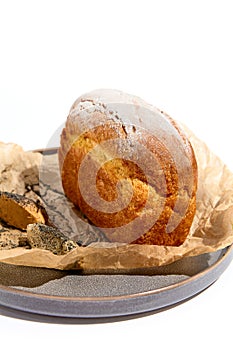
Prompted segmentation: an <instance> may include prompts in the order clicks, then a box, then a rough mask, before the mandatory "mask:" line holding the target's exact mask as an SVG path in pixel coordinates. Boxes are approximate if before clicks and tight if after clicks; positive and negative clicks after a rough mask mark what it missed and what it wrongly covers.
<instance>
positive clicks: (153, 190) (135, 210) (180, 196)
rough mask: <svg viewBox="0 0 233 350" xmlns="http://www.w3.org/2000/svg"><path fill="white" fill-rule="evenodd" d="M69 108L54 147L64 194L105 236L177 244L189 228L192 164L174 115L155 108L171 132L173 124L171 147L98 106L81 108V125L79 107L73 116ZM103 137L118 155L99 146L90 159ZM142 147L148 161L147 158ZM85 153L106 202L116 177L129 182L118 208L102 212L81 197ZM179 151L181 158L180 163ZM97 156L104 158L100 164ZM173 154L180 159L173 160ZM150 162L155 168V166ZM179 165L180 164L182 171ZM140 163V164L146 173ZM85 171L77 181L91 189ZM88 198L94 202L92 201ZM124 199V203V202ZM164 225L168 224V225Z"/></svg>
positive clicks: (194, 181) (114, 194) (114, 193)
mask: <svg viewBox="0 0 233 350" xmlns="http://www.w3.org/2000/svg"><path fill="white" fill-rule="evenodd" d="M80 101H85V99H83V100H80ZM92 103H93V105H95V103H96V101H95V100H93V101H92ZM72 111H73V109H71V113H70V115H69V117H68V118H67V122H66V127H65V128H64V129H63V132H62V135H61V147H60V149H59V161H60V168H61V177H62V184H63V188H64V191H65V194H66V195H67V197H68V198H69V199H70V200H71V201H72V202H73V203H74V204H75V205H77V206H78V207H79V208H80V209H81V211H82V212H83V213H84V214H85V215H86V216H87V217H88V218H89V219H90V221H91V222H92V223H93V224H94V225H96V226H98V227H100V228H102V230H103V231H104V232H105V235H106V236H107V237H108V239H110V241H118V242H126V243H136V244H157V245H175V246H178V245H180V244H182V243H183V242H184V241H185V239H186V237H187V235H188V233H189V229H190V226H191V224H192V221H193V217H194V214H195V209H196V204H195V196H196V189H197V164H196V160H195V155H194V152H193V149H192V146H191V144H190V142H189V141H188V139H187V137H186V135H185V134H184V133H183V132H182V131H181V129H180V128H179V127H178V125H177V124H176V123H175V121H173V120H172V119H171V118H170V117H168V116H167V115H165V114H164V113H162V112H160V117H161V116H162V118H165V121H166V123H169V127H170V128H171V130H172V132H173V131H174V130H175V131H174V135H175V133H176V134H178V136H176V138H177V139H178V141H177V140H175V143H174V147H176V146H175V145H178V149H177V151H176V150H175V151H174V150H171V146H170V147H166V144H164V142H163V140H162V138H161V137H159V136H158V137H157V135H155V134H152V133H151V132H150V130H148V129H145V128H140V127H138V125H137V126H135V125H131V126H129V125H126V124H125V123H124V121H123V122H122V120H121V118H119V116H118V117H117V119H116V118H115V119H114V118H112V117H111V115H110V116H109V114H108V113H107V112H106V113H105V111H104V110H101V111H98V110H97V111H96V110H94V111H93V112H90V113H87V117H86V120H87V122H86V125H85V118H83V116H80V115H81V113H80V115H79V113H75V118H74V114H73V113H72ZM174 135H172V136H171V138H172V137H173V138H174ZM169 137H170V136H169ZM106 140H111V141H112V140H117V141H118V144H119V145H124V146H119V147H122V149H121V153H120V154H121V155H122V157H118V158H117V157H113V158H114V159H112V157H111V156H110V157H108V155H109V154H108V152H110V151H109V150H108V149H107V151H106V149H104V148H100V150H99V153H98V154H99V157H100V158H99V159H95V156H93V154H92V153H91V152H92V151H93V149H95V147H96V146H97V145H100V144H103V142H105V141H106ZM119 140H120V141H119ZM124 147H125V148H126V153H127V149H130V147H131V148H132V155H133V156H132V159H131V160H129V159H125V158H124V154H125V153H124ZM127 147H128V148H127ZM179 147H180V148H179ZM181 148H182V152H183V154H182V152H181V151H180V149H181ZM144 149H146V151H145V152H146V153H145V155H144V153H143V152H144ZM101 152H102V153H101ZM148 152H149V157H150V161H148V159H147V155H148ZM179 152H180V154H178V156H177V158H174V154H175V153H179ZM110 153H111V152H110ZM87 155H88V156H89V157H90V158H92V165H93V164H94V166H96V168H97V169H98V172H97V173H96V183H95V186H96V190H97V193H98V195H99V196H100V198H101V199H103V200H104V201H105V202H107V203H111V202H112V201H114V200H116V199H117V184H118V183H119V181H121V180H122V179H126V180H127V181H128V183H129V184H130V185H131V187H132V196H131V199H130V201H129V202H127V198H128V197H127V195H128V193H127V191H125V192H123V194H122V193H121V194H122V198H121V204H123V209H121V210H118V211H115V212H114V211H110V212H104V211H103V210H98V201H97V202H96V205H92V203H91V205H89V204H90V203H89V204H88V201H87V199H86V198H83V195H82V191H81V189H80V182H79V181H78V180H79V174H80V169H82V168H81V166H82V164H84V160H85V159H86V156H87ZM182 157H183V158H187V159H186V163H185V161H183V158H182ZM100 159H105V161H103V162H102V164H101V160H100ZM177 159H181V160H179V162H180V164H178V166H177V162H178V161H177ZM183 163H184V165H183ZM155 164H157V165H156V166H157V167H158V169H157V168H156V169H155ZM188 166H189V169H188V168H187V167H188ZM179 168H180V169H182V174H181V170H180V169H179ZM142 169H144V170H145V169H146V174H145V171H143V170H142ZM88 171H89V172H91V171H92V169H91V168H90V169H88V170H87V171H86V174H87V176H86V177H85V178H82V181H83V183H82V187H83V186H84V187H85V188H88V189H89V192H92V187H91V186H90V179H89V176H88ZM161 173H162V174H161ZM190 174H191V176H190ZM164 183H165V185H166V186H165V187H164ZM164 188H165V189H164ZM124 197H125V198H124ZM126 197H127V198H126ZM93 203H94V204H95V202H94V201H93ZM125 203H128V205H127V206H126V207H125V206H124V204H125ZM161 208H162V209H161ZM172 223H173V224H172ZM147 224H148V225H149V226H147ZM169 225H171V227H173V226H174V228H173V229H170V230H169ZM172 225H173V226H172ZM120 227H121V228H122V229H120ZM136 232H137V233H136ZM138 232H140V234H138Z"/></svg>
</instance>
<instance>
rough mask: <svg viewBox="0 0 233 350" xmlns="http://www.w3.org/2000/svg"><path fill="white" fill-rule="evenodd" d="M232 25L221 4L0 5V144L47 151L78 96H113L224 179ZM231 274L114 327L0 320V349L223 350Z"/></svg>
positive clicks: (228, 159) (232, 108) (9, 315)
mask: <svg viewBox="0 0 233 350" xmlns="http://www.w3.org/2000/svg"><path fill="white" fill-rule="evenodd" d="M232 18H233V11H232V2H231V1H225V0H221V1H214V0H213V1H205V0H203V1H179V0H178V1H166V0H163V1H162V0H161V1H148V0H143V1H137V0H135V1H129V0H128V1H127V0H125V1H122V0H118V1H103V0H97V1H90V0H85V1H78V0H76V1H70V0H66V1H60V0H57V1H51V0H47V1H43V0H40V1H25V0H21V1H12V0H5V1H4V0H0V120H1V124H0V141H3V142H14V143H18V144H20V145H22V146H23V147H24V149H25V150H28V149H35V148H43V147H46V145H47V144H48V141H49V139H50V137H51V136H52V135H53V133H54V131H55V130H56V129H57V127H59V126H60V125H61V124H62V123H63V122H64V121H65V119H66V116H67V114H68V111H69V108H70V107H71V105H72V103H73V102H74V100H75V99H76V98H77V97H78V96H79V95H81V94H83V93H85V92H88V91H90V90H93V89H96V88H116V89H120V90H123V91H125V92H129V93H132V94H135V95H138V96H140V97H142V98H144V99H145V100H146V101H148V102H150V103H152V104H154V105H156V106H157V107H159V108H161V109H163V110H165V111H167V112H168V113H169V114H170V115H171V116H173V117H174V118H175V119H178V120H180V121H182V122H184V123H185V124H186V125H187V126H188V127H189V128H190V129H192V130H193V131H194V132H195V133H196V134H197V135H198V136H199V137H201V138H202V139H203V140H205V142H206V143H207V144H208V145H209V147H210V148H211V149H212V150H213V151H214V152H215V153H216V154H218V155H219V156H220V157H221V158H222V159H223V160H224V162H225V163H226V164H227V165H228V166H229V167H230V169H231V170H233V157H232V148H233V139H232V129H231V119H232V117H233V104H232V92H233V64H232V62H233V50H232V42H233V20H232ZM232 273H233V266H232V264H231V266H230V267H229V268H228V269H227V271H226V272H225V273H224V274H223V275H222V276H221V277H220V279H219V280H218V281H217V282H216V283H215V284H214V285H213V286H211V287H210V288H209V289H208V290H206V291H205V292H203V293H202V294H200V295H198V296H197V297H195V298H194V299H192V300H190V301H188V302H186V303H184V304H181V305H179V306H177V307H175V308H171V309H169V310H166V311H164V312H161V313H155V314H150V315H146V316H144V317H140V318H132V319H128V320H120V321H118V322H112V323H92V324H88V321H86V322H83V323H80V324H76V323H75V322H73V323H72V322H68V320H67V323H65V324H62V323H58V321H57V323H56V321H54V322H55V323H52V321H50V322H49V323H46V321H44V322H40V323H39V322H37V320H36V319H33V317H31V318H30V317H28V319H27V317H26V318H25V317H23V316H22V315H21V316H20V315H19V314H14V312H9V311H6V310H5V309H0V313H2V316H0V335H1V338H0V339H1V341H2V339H8V341H10V342H11V345H12V348H13V346H15V347H16V346H17V347H18V348H20V349H21V348H24V349H27V348H28V349H29V348H31V347H32V343H31V342H32V341H33V342H35V348H40V349H41V348H42V347H44V346H45V345H46V344H47V346H50V347H51V348H54V349H59V348H61V347H63V348H65V347H66V348H68V347H71V346H72V347H74V346H75V347H79V348H83V347H84V346H85V348H86V349H89V348H90V349H91V348H101V349H107V348H113V349H117V348H122V347H123V348H126V347H128V348H129V346H130V348H132V349H135V348H136V349H139V348H140V347H141V348H142V347H143V349H146V348H151V347H153V348H157V349H159V348H163V349H164V348H165V349H169V348H178V347H179V349H187V348H189V349H197V348H198V346H200V347H201V348H203V349H204V348H205V347H208V349H211V348H213V347H214V348H217V347H218V348H219V347H221V348H227V347H228V348H229V346H230V342H231V340H232V339H231V338H232V337H231V332H232V330H231V328H232V327H231V322H230V321H229V318H228V316H231V314H232V311H233V302H232V300H233V299H232V295H233V286H232ZM130 342H132V343H131V345H129V344H130Z"/></svg>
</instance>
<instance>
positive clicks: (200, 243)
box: [0, 128, 233, 273]
mask: <svg viewBox="0 0 233 350" xmlns="http://www.w3.org/2000/svg"><path fill="white" fill-rule="evenodd" d="M185 130H186V133H187V134H188V136H189V139H190V141H191V143H192V146H193V148H194V151H195V154H196V158H197V163H198V191H197V211H196V215H195V218H194V221H193V225H192V227H191V230H190V234H189V236H188V237H187V239H186V241H185V242H184V244H183V245H181V246H179V247H170V246H169V247H165V246H150V245H128V244H113V243H109V242H107V241H104V236H103V235H102V233H101V232H99V231H98V230H93V228H92V226H91V225H88V224H87V222H86V219H85V218H84V217H83V216H82V214H81V213H79V212H78V211H77V210H76V209H74V207H73V205H72V204H71V203H69V202H67V199H66V198H65V196H64V194H63V193H62V188H61V183H60V177H59V172H58V164H57V156H56V154H55V155H53V156H51V155H50V156H45V155H44V156H42V155H41V154H39V153H33V152H23V150H22V149H21V148H20V147H19V146H17V145H12V144H10V145H5V144H1V143H0V174H1V177H0V190H7V191H14V192H18V193H20V194H25V195H28V196H30V197H31V198H33V197H38V194H39V191H38V172H39V169H42V170H40V171H42V172H41V174H40V178H41V186H40V191H41V193H43V196H42V198H43V202H44V204H45V205H46V208H47V211H48V213H49V216H50V218H52V221H54V223H55V224H56V225H57V226H58V228H60V229H61V230H62V231H63V232H64V233H65V234H66V235H68V236H70V237H71V238H73V239H74V238H75V239H76V240H79V241H81V243H83V244H85V246H81V247H78V248H76V249H74V250H72V251H71V252H69V253H68V254H66V255H54V254H53V253H51V252H50V251H46V250H41V249H25V248H23V247H19V248H14V249H10V250H0V261H1V262H5V263H8V264H16V265H25V266H34V267H46V268H53V269H60V270H69V269H75V270H80V271H82V272H83V273H132V272H136V271H141V272H142V271H143V272H144V273H150V272H151V271H153V268H154V267H158V266H164V265H168V264H170V263H172V262H174V261H176V260H179V259H182V258H184V257H188V256H197V255H200V254H205V253H211V252H214V251H217V250H220V249H223V248H225V247H227V246H229V245H231V244H232V243H233V174H232V173H231V172H230V171H229V169H228V168H227V166H226V165H225V164H223V162H222V161H221V160H220V159H219V158H218V157H217V156H216V155H214V154H213V153H212V152H211V151H210V150H209V148H208V147H207V146H206V144H205V143H204V142H202V141H201V140H199V139H198V138H197V137H196V136H195V135H193V133H192V132H190V131H189V130H188V129H186V128H185ZM17 153H18V155H17ZM47 161H49V163H46V162H47ZM48 164H49V166H48ZM7 171H10V172H13V173H14V179H15V180H14V181H13V180H12V182H11V181H9V180H7V179H8V177H7ZM46 171H47V172H51V173H52V176H51V183H49V182H50V180H49V177H48V176H45V174H46ZM25 174H26V175H27V176H26V177H25ZM4 179H5V180H4ZM12 179H13V177H12ZM44 179H46V181H47V183H45V182H46V181H45V182H43V181H44ZM53 185H54V186H55V188H53ZM54 194H55V197H53V196H54ZM58 208H60V209H59V210H58ZM64 211H65V215H63V217H61V215H60V214H59V213H61V212H63V214H64ZM84 223H85V225H84Z"/></svg>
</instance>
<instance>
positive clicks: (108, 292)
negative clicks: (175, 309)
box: [0, 246, 233, 318]
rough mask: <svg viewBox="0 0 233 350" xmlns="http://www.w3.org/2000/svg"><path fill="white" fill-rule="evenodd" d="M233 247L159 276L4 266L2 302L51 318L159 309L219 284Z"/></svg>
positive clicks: (179, 263) (160, 270) (0, 275)
mask: <svg viewBox="0 0 233 350" xmlns="http://www.w3.org/2000/svg"><path fill="white" fill-rule="evenodd" d="M232 258H233V247H232V246H231V247H228V248H226V249H224V250H221V251H218V252H215V253H211V254H203V255H200V256H196V257H189V258H184V259H181V260H179V261H177V262H175V263H173V264H170V265H168V266H165V267H160V268H158V270H157V271H156V274H154V275H151V276H149V275H147V276H145V275H117V274H115V275H81V274H79V273H77V272H71V271H69V272H67V271H66V272H65V271H58V270H50V269H43V268H31V267H25V266H14V265H8V264H4V263H1V264H0V304H1V305H3V306H7V307H11V308H14V309H17V310H22V311H26V312H32V313H37V314H42V315H49V316H61V317H78V318H97V317H98V318H99V317H115V316H123V315H124V316H126V315H132V314H137V313H142V312H143V313H144V312H147V311H152V310H158V309H161V308H164V307H167V306H171V305H175V304H176V303H178V302H181V301H185V300H186V299H188V298H190V297H193V296H195V295H196V294H197V293H199V292H201V291H203V290H204V289H205V288H207V287H208V286H210V285H211V284H212V283H213V282H215V281H216V280H217V279H218V277H219V276H220V275H221V274H222V273H223V271H224V270H225V269H226V268H227V266H228V265H229V263H230V262H231V260H232Z"/></svg>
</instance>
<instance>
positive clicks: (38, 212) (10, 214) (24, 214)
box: [0, 191, 48, 230]
mask: <svg viewBox="0 0 233 350" xmlns="http://www.w3.org/2000/svg"><path fill="white" fill-rule="evenodd" d="M0 219H1V220H3V221H4V222H6V223H7V224H8V225H10V226H13V227H16V228H19V229H21V230H26V228H27V225H28V224H33V223H37V222H38V223H42V224H44V223H47V222H48V216H47V213H46V211H45V209H44V208H43V207H42V206H41V205H40V204H39V203H36V202H34V201H33V200H32V199H29V198H26V197H24V196H22V195H19V194H15V193H10V192H1V191H0Z"/></svg>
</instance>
